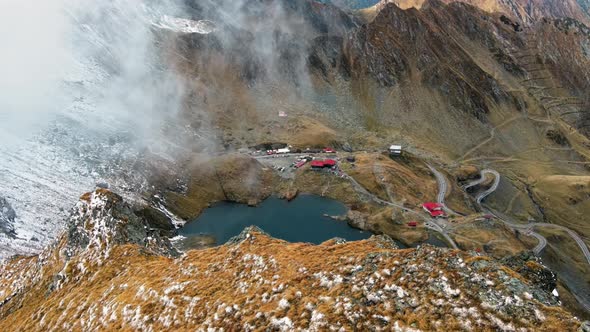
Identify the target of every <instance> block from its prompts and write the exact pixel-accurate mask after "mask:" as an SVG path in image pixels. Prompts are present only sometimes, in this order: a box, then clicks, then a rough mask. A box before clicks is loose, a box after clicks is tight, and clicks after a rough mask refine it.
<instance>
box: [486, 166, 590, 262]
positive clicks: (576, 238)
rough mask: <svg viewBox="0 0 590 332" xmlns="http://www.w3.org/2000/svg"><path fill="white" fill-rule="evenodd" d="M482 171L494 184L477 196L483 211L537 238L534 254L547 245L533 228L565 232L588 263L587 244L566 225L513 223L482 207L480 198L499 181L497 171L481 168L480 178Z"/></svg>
mask: <svg viewBox="0 0 590 332" xmlns="http://www.w3.org/2000/svg"><path fill="white" fill-rule="evenodd" d="M484 171H487V173H485V174H493V175H494V177H495V180H494V185H492V187H490V189H488V190H486V191H484V192H483V193H481V194H479V195H478V196H477V203H478V204H479V205H480V206H481V207H482V209H483V210H484V211H486V212H489V213H490V214H492V215H494V216H495V217H496V218H498V219H499V220H501V221H502V222H503V223H504V224H506V225H507V226H509V227H511V228H513V229H518V230H520V231H523V230H524V231H525V233H526V234H527V235H531V236H533V237H535V238H536V239H537V240H539V244H538V245H537V246H536V247H535V248H534V249H533V252H534V253H535V254H536V255H539V254H540V253H541V251H542V250H543V249H544V248H545V247H546V246H547V239H545V237H543V236H542V235H540V234H538V233H535V232H534V231H533V229H534V228H536V227H547V228H553V229H559V230H562V231H564V232H566V233H567V234H568V235H569V236H570V237H571V238H572V239H573V240H574V241H576V244H577V245H578V246H579V247H580V249H581V250H582V253H583V254H584V257H585V258H586V261H587V262H588V264H589V265H590V250H589V249H588V246H587V245H586V243H585V242H584V240H582V238H581V237H580V236H579V235H578V234H577V233H576V232H574V231H573V230H571V229H569V228H567V227H564V226H560V225H556V224H549V223H529V224H515V223H512V222H510V221H508V220H507V218H505V217H503V216H501V214H500V213H498V212H496V211H493V210H491V209H486V208H484V207H483V205H482V200H483V199H484V198H486V197H487V196H489V195H490V194H491V193H493V192H494V191H496V189H498V184H499V183H500V174H499V173H498V172H496V171H494V170H483V171H482V172H481V173H482V174H481V175H482V178H484V176H485V174H484Z"/></svg>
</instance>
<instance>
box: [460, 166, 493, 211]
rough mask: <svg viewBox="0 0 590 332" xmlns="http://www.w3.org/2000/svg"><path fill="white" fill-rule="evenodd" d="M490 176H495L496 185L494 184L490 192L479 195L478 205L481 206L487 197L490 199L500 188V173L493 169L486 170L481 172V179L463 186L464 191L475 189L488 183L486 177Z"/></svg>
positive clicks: (477, 198)
mask: <svg viewBox="0 0 590 332" xmlns="http://www.w3.org/2000/svg"><path fill="white" fill-rule="evenodd" d="M488 174H492V175H493V176H494V183H493V184H492V186H491V187H490V188H489V189H488V190H486V191H484V192H482V193H480V194H479V195H477V197H476V198H475V199H476V201H477V204H481V202H482V201H483V200H484V199H485V198H486V197H488V196H489V195H491V194H492V193H493V192H495V191H496V190H497V189H498V186H499V185H500V173H498V172H497V171H495V170H493V169H484V170H482V171H481V172H480V178H479V179H477V180H474V181H471V182H470V183H468V184H467V185H465V186H463V189H465V190H467V189H469V188H471V187H475V186H477V185H480V184H482V183H484V182H485V181H486V175H488Z"/></svg>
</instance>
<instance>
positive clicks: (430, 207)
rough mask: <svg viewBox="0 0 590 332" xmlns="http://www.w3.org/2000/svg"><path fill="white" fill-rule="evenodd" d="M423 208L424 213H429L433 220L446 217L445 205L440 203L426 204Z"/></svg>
mask: <svg viewBox="0 0 590 332" xmlns="http://www.w3.org/2000/svg"><path fill="white" fill-rule="evenodd" d="M422 208H423V209H424V211H426V212H428V213H429V214H430V216H431V217H433V218H438V217H446V213H445V211H444V209H443V205H442V204H440V203H431V202H429V203H424V204H422Z"/></svg>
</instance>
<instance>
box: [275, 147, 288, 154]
mask: <svg viewBox="0 0 590 332" xmlns="http://www.w3.org/2000/svg"><path fill="white" fill-rule="evenodd" d="M289 152H291V149H289V148H284V149H278V150H277V153H280V154H283V153H289Z"/></svg>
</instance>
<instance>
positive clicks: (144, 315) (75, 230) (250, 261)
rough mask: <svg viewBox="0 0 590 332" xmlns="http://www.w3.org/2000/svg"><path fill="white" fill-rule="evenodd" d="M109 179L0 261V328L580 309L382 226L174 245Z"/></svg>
mask: <svg viewBox="0 0 590 332" xmlns="http://www.w3.org/2000/svg"><path fill="white" fill-rule="evenodd" d="M146 225H147V223H146V222H144V221H142V220H141V219H140V218H138V217H137V216H135V215H134V214H133V213H131V210H130V209H129V208H128V206H127V205H126V204H125V203H124V202H122V200H121V198H120V197H118V196H117V195H115V194H113V193H110V192H108V191H104V190H99V191H97V192H94V193H91V194H87V195H85V196H83V197H82V200H81V201H80V203H79V204H78V205H77V207H76V209H75V212H74V214H73V216H72V218H71V220H70V228H69V231H68V232H67V233H66V234H64V236H63V237H62V238H61V239H60V241H59V242H57V243H56V244H54V245H53V246H51V247H49V248H47V250H46V251H44V252H43V253H42V254H41V255H40V256H35V257H27V258H23V257H21V258H16V259H13V260H11V261H8V262H5V263H4V264H3V265H1V266H0V329H2V330H4V331H8V330H26V331H47V330H56V329H57V330H62V329H66V330H84V331H98V330H112V329H124V330H143V331H146V330H147V331H163V330H185V329H186V330H200V329H210V328H214V329H215V328H217V329H219V328H223V329H226V330H245V331H250V330H256V329H268V330H281V331H291V330H297V329H307V330H332V329H336V330H338V329H345V330H351V329H356V330H392V329H393V330H407V331H418V330H440V331H448V330H461V329H466V330H471V329H473V330H507V331H508V330H519V329H527V330H543V331H573V330H576V329H578V328H580V326H581V323H580V322H579V321H577V320H576V319H575V318H574V317H572V316H571V315H570V314H569V313H567V312H565V311H564V310H562V309H561V308H559V307H558V305H557V303H556V301H555V299H552V298H550V297H548V296H538V294H543V290H540V289H538V288H537V286H536V285H535V283H533V282H530V281H528V280H526V279H525V278H523V277H522V276H521V275H518V274H517V273H515V272H514V271H512V270H510V269H508V268H506V267H504V266H502V265H500V264H498V263H497V262H495V261H492V260H490V259H487V258H485V257H478V256H472V255H470V254H468V253H465V252H460V251H453V250H449V249H442V248H434V247H431V246H423V247H421V248H419V249H407V250H399V249H397V247H396V246H395V244H394V243H393V242H392V241H391V239H389V238H387V237H384V236H377V237H373V238H371V239H369V240H366V241H360V242H343V241H339V240H337V239H336V240H331V241H327V242H326V243H323V244H321V245H317V246H315V245H310V244H289V243H286V242H284V241H280V240H277V239H273V238H271V237H269V236H268V235H266V234H265V233H263V231H262V230H260V229H257V228H248V229H246V230H245V231H244V232H242V234H240V236H237V237H235V238H233V239H232V240H231V241H230V242H228V243H227V244H226V245H223V246H221V247H217V248H211V249H204V250H199V251H189V252H187V253H186V254H185V255H183V256H182V257H180V258H174V257H172V256H174V250H171V248H170V246H169V243H168V242H167V241H166V240H164V239H160V238H158V237H157V236H155V235H154V234H153V233H150V232H149V230H147V228H146V227H145V226H146Z"/></svg>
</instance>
